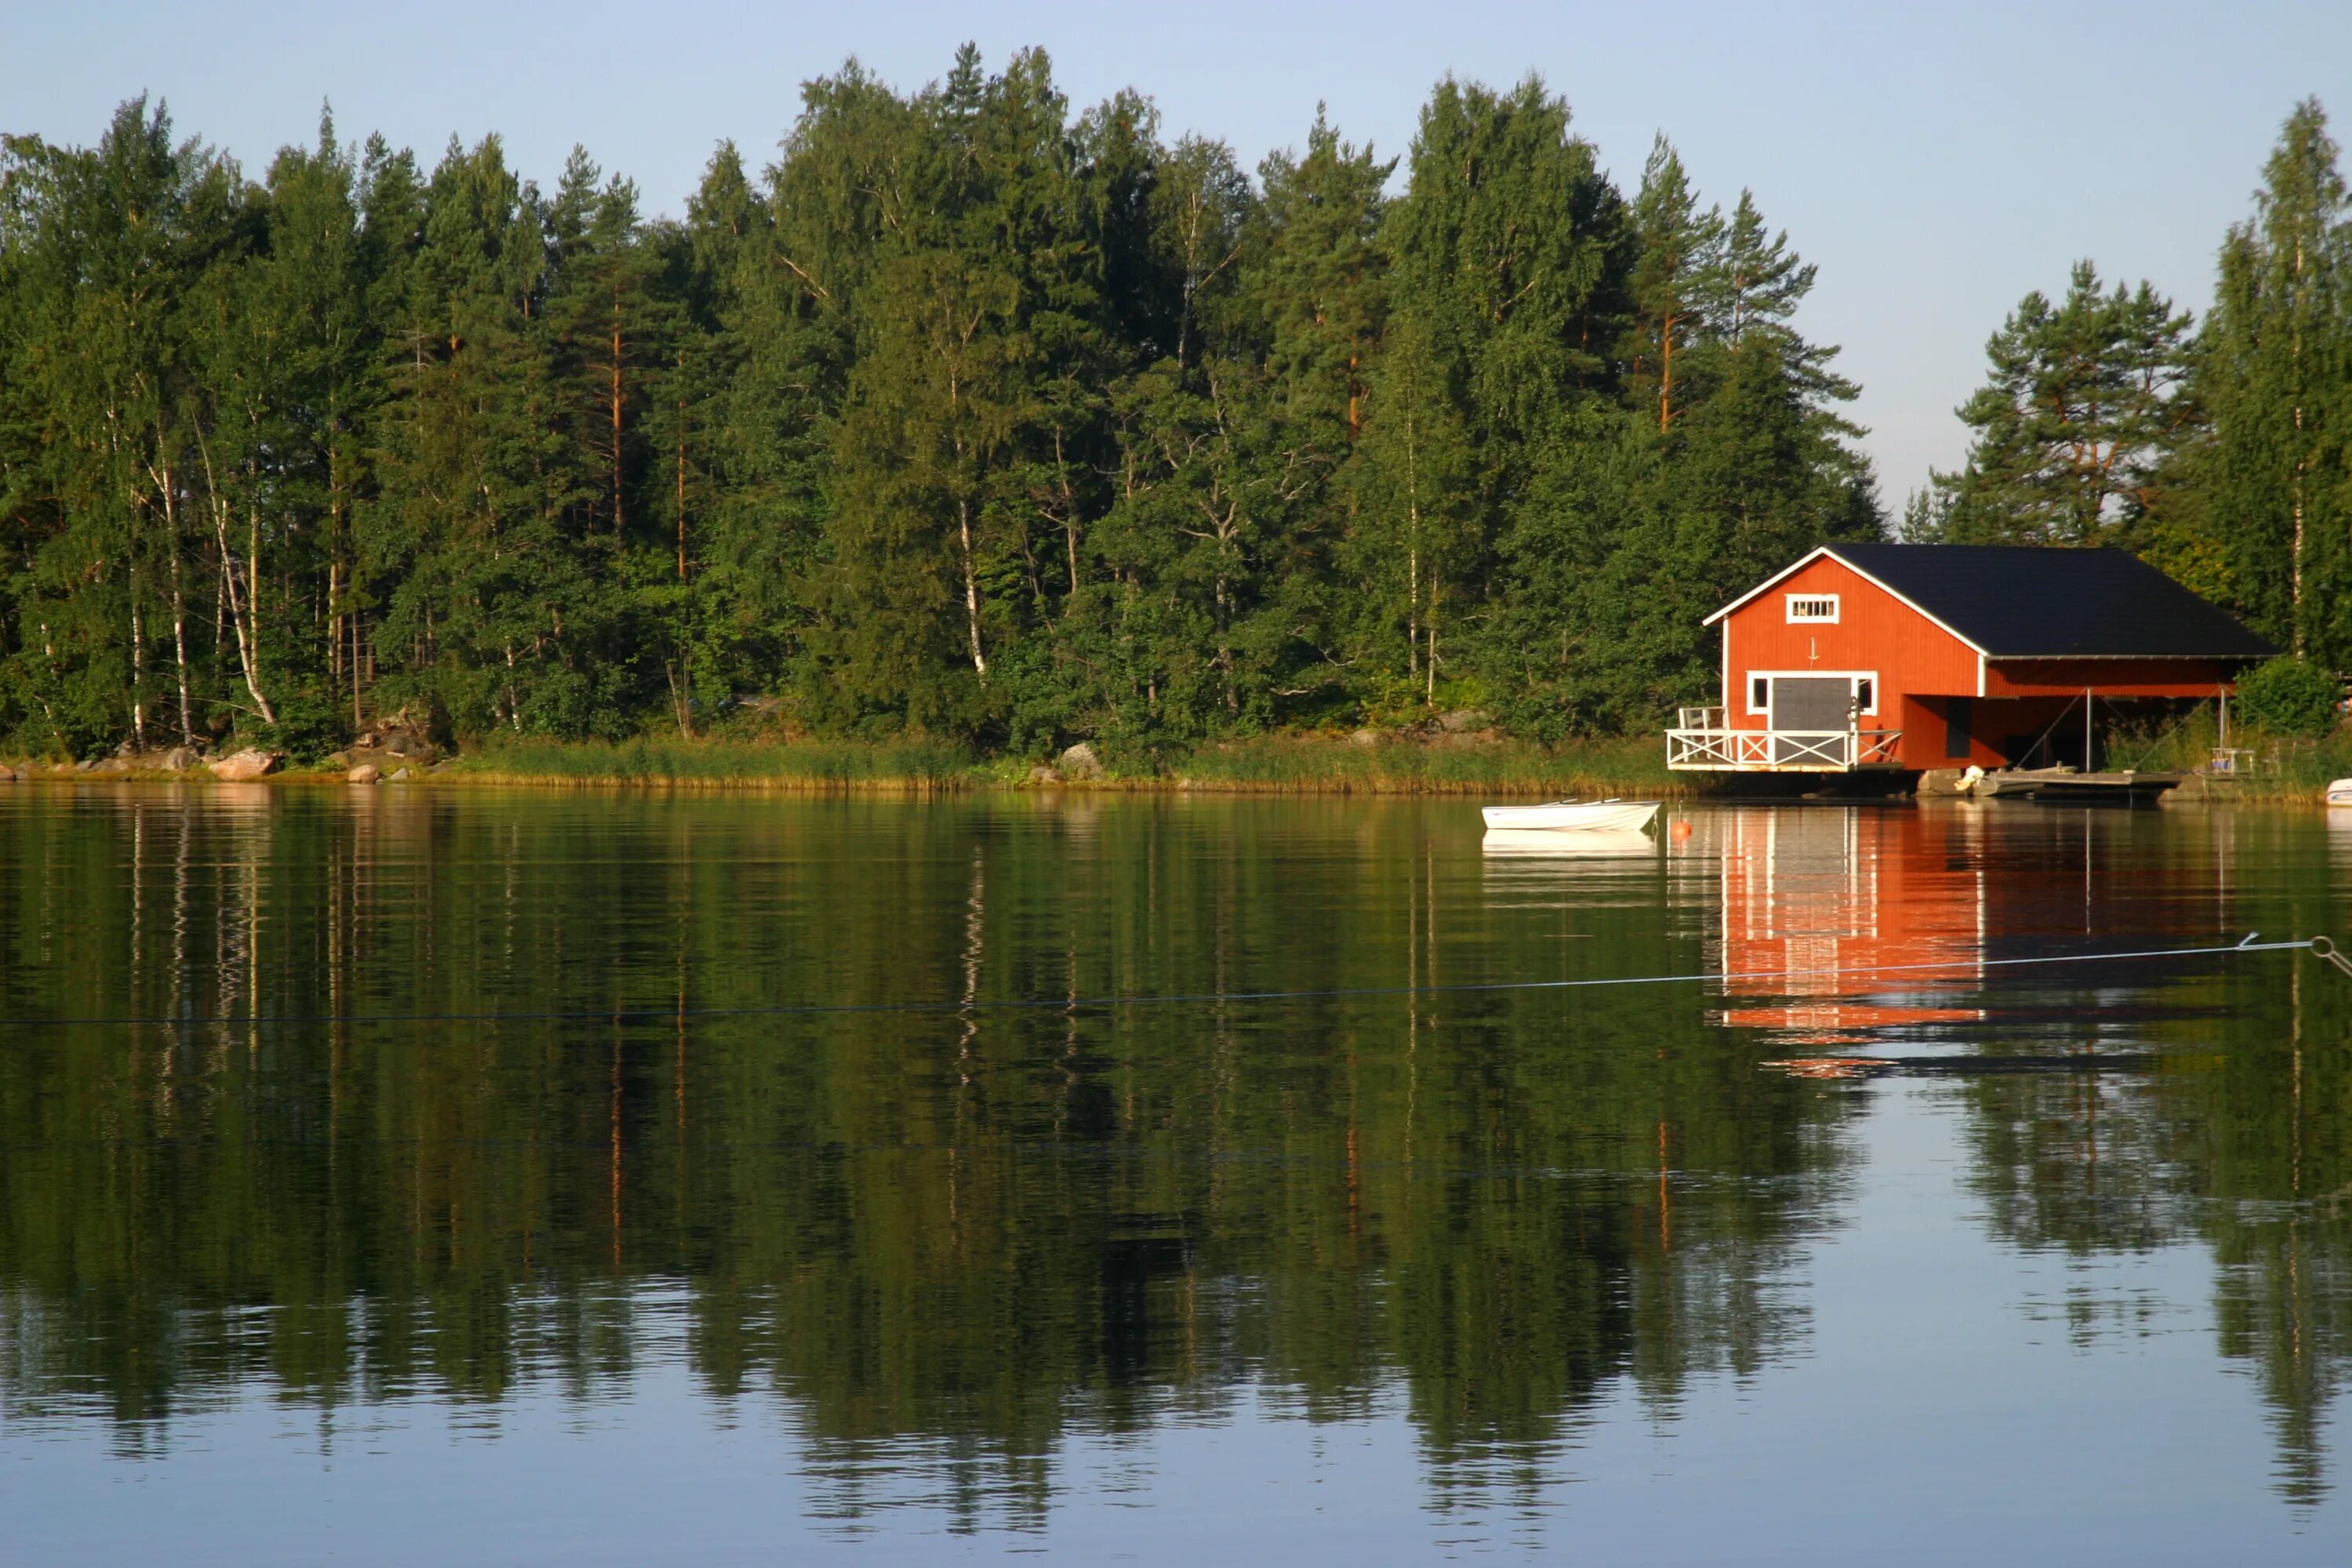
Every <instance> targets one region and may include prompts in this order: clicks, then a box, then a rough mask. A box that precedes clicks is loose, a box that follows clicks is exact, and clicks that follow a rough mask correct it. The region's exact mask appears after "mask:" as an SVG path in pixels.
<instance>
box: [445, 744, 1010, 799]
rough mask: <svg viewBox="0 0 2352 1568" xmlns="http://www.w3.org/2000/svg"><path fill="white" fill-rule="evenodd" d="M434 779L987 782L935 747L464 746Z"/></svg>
mask: <svg viewBox="0 0 2352 1568" xmlns="http://www.w3.org/2000/svg"><path fill="white" fill-rule="evenodd" d="M435 776H436V782H437V781H439V780H444V779H457V780H463V781H467V782H471V783H477V784H579V785H583V786H591V785H608V784H634V785H638V786H651V787H657V788H667V789H751V790H778V791H796V792H806V793H809V794H845V793H861V792H866V791H874V792H880V793H912V794H925V795H931V794H940V793H944V792H947V791H950V790H958V789H968V788H971V787H972V786H973V785H975V784H981V783H983V782H985V780H986V773H985V770H984V767H983V764H982V762H981V760H980V759H979V758H978V757H976V756H975V755H974V754H973V753H972V752H970V751H967V750H966V749H965V748H963V747H961V746H958V745H953V744H950V743H949V742H939V741H916V740H909V741H890V742H849V741H836V742H801V743H798V744H794V745H782V744H778V743H775V742H753V741H679V740H657V739H651V738H640V739H638V740H634V741H620V742H612V741H509V742H498V743H495V744H483V745H478V746H476V747H471V748H468V749H467V751H466V752H465V753H464V754H463V755H461V756H459V757H458V758H457V759H456V760H455V761H454V762H452V763H450V764H449V766H448V767H447V768H446V770H445V771H443V772H442V773H438V774H436V775H435Z"/></svg>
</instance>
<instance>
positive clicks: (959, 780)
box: [434, 734, 1693, 795]
mask: <svg viewBox="0 0 2352 1568" xmlns="http://www.w3.org/2000/svg"><path fill="white" fill-rule="evenodd" d="M1036 765H1037V764H1035V763H1031V762H1027V761H1023V760H1020V759H1015V758H994V759H991V758H985V757H982V756H981V755H979V754H978V753H976V752H971V751H970V750H968V749H966V748H963V747H961V746H958V745H955V744H952V743H949V742H935V741H921V740H906V741H876V742H857V741H833V742H795V743H792V744H784V743H782V742H756V741H724V740H711V741H679V740H665V739H656V738H643V739H638V740H631V741H621V742H603V741H573V742H534V741H506V742H480V743H478V744H477V745H476V746H474V747H470V748H468V750H467V752H466V754H465V755H463V756H462V757H460V758H459V759H458V760H457V761H456V762H453V763H450V764H449V765H448V766H447V767H446V768H445V769H443V770H440V771H439V772H437V773H436V774H435V775H434V778H435V782H436V783H458V784H556V785H563V784H572V785H578V786H581V787H583V788H589V787H609V786H625V787H639V788H658V789H681V790H685V789H719V790H725V789H735V790H775V791H789V792H808V793H866V792H875V793H895V792H906V793H918V794H939V793H946V792H950V791H959V790H971V789H985V788H1019V787H1027V786H1029V785H1030V784H1031V783H1032V779H1033V772H1034V768H1035V767H1036ZM1055 787H1061V788H1069V789H1089V790H1105V791H1155V790H1166V789H1189V790H1199V791H1214V792H1226V793H1233V794H1256V795H1579V794H1582V795H1628V794H1640V795H1689V794H1691V793H1692V787H1693V786H1692V781H1691V780H1690V779H1689V778H1688V777H1687V776H1685V775H1678V774H1675V773H1668V772H1667V771H1666V768H1665V763H1664V755H1663V752H1662V748H1661V747H1660V746H1659V744H1658V742H1657V741H1656V740H1655V738H1654V737H1649V736H1628V737H1624V738H1622V739H1609V740H1595V741H1589V742H1580V743H1577V744H1574V745H1571V746H1568V747H1563V748H1560V749H1558V750H1553V749H1549V748H1546V747H1542V746H1537V745H1533V744H1529V743H1527V742H1512V741H1493V740H1480V741H1475V742H1459V743H1456V742H1451V741H1450V740H1448V739H1439V740H1434V741H1428V742H1423V741H1421V740H1418V739H1415V738H1410V737H1402V738H1383V739H1381V740H1378V741H1376V742H1373V743H1371V744H1369V745H1367V744H1361V743H1359V742H1354V741H1351V740H1349V739H1348V738H1346V737H1343V736H1337V735H1322V734H1280V735H1265V736H1257V737H1253V738H1251V739H1248V740H1243V741H1234V742H1224V743H1222V744H1218V745H1213V746H1206V747H1202V748H1201V749H1200V750H1198V751H1194V752H1184V753H1178V754H1175V755H1171V756H1167V757H1163V758H1162V759H1161V760H1160V763H1158V764H1157V765H1156V766H1154V765H1150V764H1145V765H1143V766H1141V767H1134V768H1127V769H1113V770H1112V771H1111V772H1110V773H1109V774H1108V776H1106V777H1102V778H1097V779H1091V780H1066V781H1063V782H1062V783H1061V784H1058V785H1056V786H1055Z"/></svg>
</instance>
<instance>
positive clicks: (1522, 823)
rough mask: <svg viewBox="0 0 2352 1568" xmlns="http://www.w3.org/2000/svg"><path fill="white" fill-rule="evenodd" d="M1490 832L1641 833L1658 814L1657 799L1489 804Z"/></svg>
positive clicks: (1487, 824)
mask: <svg viewBox="0 0 2352 1568" xmlns="http://www.w3.org/2000/svg"><path fill="white" fill-rule="evenodd" d="M1485 810H1486V828H1487V831H1489V832H1496V831H1498V830H1508V831H1511V832H1518V833H1527V832H1538V833H1629V832H1632V833H1638V832H1639V831H1641V830H1642V828H1643V827H1644V826H1648V824H1649V821H1650V818H1652V817H1653V816H1656V815H1657V814H1658V803H1657V802H1656V801H1654V800H1618V799H1615V798H1613V797H1612V798H1611V799H1609V800H1555V801H1551V802H1549V803H1548V804H1546V805H1490V806H1487V807H1486V808H1485Z"/></svg>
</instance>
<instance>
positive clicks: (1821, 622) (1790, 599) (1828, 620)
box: [1780, 594, 1843, 626]
mask: <svg viewBox="0 0 2352 1568" xmlns="http://www.w3.org/2000/svg"><path fill="white" fill-rule="evenodd" d="M1840 597H1841V595H1836V594H1783V595H1780V604H1781V606H1782V610H1783V613H1784V614H1785V615H1786V616H1787V617H1788V624H1789V625H1790V626H1835V625H1837V622H1838V611H1839V610H1840V609H1841V608H1842V607H1843V606H1841V605H1840V604H1839V602H1838V601H1839V599H1840ZM1798 605H1828V606H1829V607H1830V613H1829V614H1828V615H1826V616H1801V615H1799V614H1797V606H1798Z"/></svg>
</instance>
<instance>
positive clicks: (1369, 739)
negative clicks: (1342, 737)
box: [1348, 730, 1381, 746]
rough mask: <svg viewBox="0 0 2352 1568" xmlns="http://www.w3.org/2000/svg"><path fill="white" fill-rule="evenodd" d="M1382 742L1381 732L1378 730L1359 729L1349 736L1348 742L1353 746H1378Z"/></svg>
mask: <svg viewBox="0 0 2352 1568" xmlns="http://www.w3.org/2000/svg"><path fill="white" fill-rule="evenodd" d="M1380 743H1381V732H1380V731H1378V730H1359V731H1356V732H1355V733H1354V734H1352V735H1349V737H1348V744H1349V745H1351V746H1377V745H1379V744H1380Z"/></svg>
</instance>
